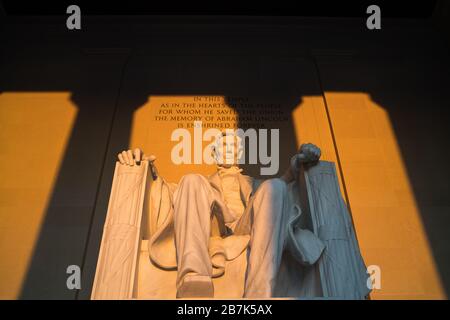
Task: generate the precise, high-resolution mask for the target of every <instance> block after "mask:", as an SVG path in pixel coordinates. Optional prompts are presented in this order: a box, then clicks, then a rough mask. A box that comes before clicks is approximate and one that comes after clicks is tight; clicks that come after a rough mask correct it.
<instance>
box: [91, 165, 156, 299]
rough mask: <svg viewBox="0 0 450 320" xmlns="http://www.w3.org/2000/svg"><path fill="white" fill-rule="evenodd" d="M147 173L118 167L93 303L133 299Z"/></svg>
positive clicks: (139, 168) (141, 168)
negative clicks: (104, 300)
mask: <svg viewBox="0 0 450 320" xmlns="http://www.w3.org/2000/svg"><path fill="white" fill-rule="evenodd" d="M147 170H148V162H147V161H142V162H141V165H135V166H127V165H123V164H120V163H119V162H117V163H116V168H115V172H114V179H113V186H112V189H111V195H110V198H109V205H108V213H107V216H106V221H105V225H104V229H103V237H102V243H101V246H100V253H99V258H98V262H97V270H96V273H95V280H94V287H93V289H92V295H91V299H131V298H133V290H134V282H135V273H136V264H137V257H138V253H139V243H140V238H141V220H142V212H143V206H144V197H145V186H146V178H147Z"/></svg>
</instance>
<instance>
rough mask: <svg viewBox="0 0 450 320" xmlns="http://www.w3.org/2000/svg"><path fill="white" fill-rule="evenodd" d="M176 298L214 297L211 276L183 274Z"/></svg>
mask: <svg viewBox="0 0 450 320" xmlns="http://www.w3.org/2000/svg"><path fill="white" fill-rule="evenodd" d="M177 298H214V285H213V283H212V280H211V277H208V276H197V275H192V276H189V275H188V276H185V277H184V279H183V280H182V282H181V284H180V286H179V287H178V289H177Z"/></svg>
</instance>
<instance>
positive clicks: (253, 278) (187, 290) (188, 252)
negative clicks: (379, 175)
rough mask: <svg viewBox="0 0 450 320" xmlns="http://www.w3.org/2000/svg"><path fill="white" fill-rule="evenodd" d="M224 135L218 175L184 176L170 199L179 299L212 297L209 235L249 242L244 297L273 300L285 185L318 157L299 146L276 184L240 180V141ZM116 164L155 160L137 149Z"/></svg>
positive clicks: (216, 150) (285, 215)
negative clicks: (237, 238) (240, 238)
mask: <svg viewBox="0 0 450 320" xmlns="http://www.w3.org/2000/svg"><path fill="white" fill-rule="evenodd" d="M228 135H230V133H225V132H223V133H220V134H219V135H218V136H217V137H216V140H215V145H214V147H213V148H212V152H213V157H214V159H215V161H216V164H217V171H216V172H215V173H214V174H213V175H212V176H210V177H205V176H202V175H199V174H188V175H185V176H184V177H182V179H181V180H180V182H179V183H178V185H177V186H176V188H175V189H174V192H173V197H172V198H171V201H172V206H173V229H174V241H175V247H176V264H177V272H178V273H177V282H176V290H177V297H179V298H189V297H213V296H214V286H213V282H212V277H213V276H214V275H213V273H214V271H213V270H214V266H215V263H214V261H213V260H212V259H211V250H210V243H209V242H210V237H211V235H212V234H213V233H214V232H215V231H214V230H213V229H218V233H219V234H220V237H222V238H226V237H228V236H232V235H234V236H239V235H247V236H249V241H248V244H247V245H248V256H247V271H246V275H245V285H244V297H248V298H267V297H271V296H273V291H274V287H275V285H276V276H277V272H278V268H279V266H280V262H281V257H282V253H283V250H284V249H285V247H286V239H287V234H286V233H287V227H286V226H287V224H288V219H289V217H290V212H291V210H290V203H289V202H290V201H289V197H288V185H289V183H291V182H292V181H293V180H294V179H295V176H296V172H297V170H298V167H299V166H300V165H301V163H305V162H317V161H318V160H319V158H320V155H321V151H320V149H319V148H318V147H317V146H315V145H313V144H309V143H308V144H303V145H302V146H301V147H300V150H299V152H298V153H297V154H295V155H294V156H293V157H292V158H291V161H290V166H289V168H288V169H287V171H286V172H285V173H284V174H283V175H282V176H281V177H280V178H272V179H268V180H265V181H258V180H257V179H253V178H251V177H249V176H246V175H243V174H242V169H240V168H239V163H238V162H239V161H238V160H239V157H240V156H241V155H242V143H241V139H240V137H239V136H238V135H236V134H231V135H232V136H233V137H232V139H230V137H229V136H228ZM118 158H119V161H120V163H121V164H122V165H128V166H134V165H137V164H139V163H140V161H142V160H145V159H146V160H148V161H149V162H150V163H153V162H154V161H155V159H156V157H155V156H153V155H150V156H146V155H144V153H143V152H142V151H141V150H140V149H136V150H134V151H132V150H127V151H123V152H121V153H119V155H118ZM213 218H214V219H213ZM214 220H215V221H217V223H214V222H213V221H214ZM318 241H319V240H318Z"/></svg>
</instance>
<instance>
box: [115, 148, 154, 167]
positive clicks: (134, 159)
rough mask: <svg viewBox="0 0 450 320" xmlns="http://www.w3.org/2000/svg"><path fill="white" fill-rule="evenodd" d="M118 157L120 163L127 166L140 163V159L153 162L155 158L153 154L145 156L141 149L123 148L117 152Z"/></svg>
mask: <svg viewBox="0 0 450 320" xmlns="http://www.w3.org/2000/svg"><path fill="white" fill-rule="evenodd" d="M118 158H119V161H120V163H121V164H124V165H127V166H134V165H140V164H141V161H142V160H147V161H149V162H153V161H155V160H156V157H155V156H154V155H150V156H146V155H145V154H144V152H143V151H142V150H141V149H138V148H136V149H134V151H132V150H124V151H122V152H121V153H119V154H118Z"/></svg>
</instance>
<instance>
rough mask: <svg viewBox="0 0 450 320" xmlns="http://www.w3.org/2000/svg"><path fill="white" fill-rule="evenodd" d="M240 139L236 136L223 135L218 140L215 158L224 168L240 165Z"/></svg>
mask: <svg viewBox="0 0 450 320" xmlns="http://www.w3.org/2000/svg"><path fill="white" fill-rule="evenodd" d="M240 153H241V150H240V138H239V137H238V136H237V135H235V134H221V135H220V136H218V137H217V138H216V144H215V147H214V158H215V159H216V163H217V164H218V165H220V166H223V167H231V166H233V165H236V164H237V163H238V159H239V157H240Z"/></svg>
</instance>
